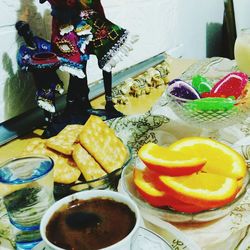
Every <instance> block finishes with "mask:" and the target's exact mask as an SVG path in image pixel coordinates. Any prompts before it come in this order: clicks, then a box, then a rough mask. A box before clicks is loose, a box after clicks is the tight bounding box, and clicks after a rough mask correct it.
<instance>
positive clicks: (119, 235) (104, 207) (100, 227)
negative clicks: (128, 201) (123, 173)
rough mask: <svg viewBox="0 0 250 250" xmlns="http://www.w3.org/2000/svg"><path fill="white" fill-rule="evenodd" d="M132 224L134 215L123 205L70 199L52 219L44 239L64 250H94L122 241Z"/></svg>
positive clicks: (109, 200)
mask: <svg viewBox="0 0 250 250" xmlns="http://www.w3.org/2000/svg"><path fill="white" fill-rule="evenodd" d="M135 223H136V216H135V213H134V212H133V211H131V209H130V208H129V207H128V206H127V205H125V204H123V203H120V202H117V201H114V200H111V199H108V198H105V199H102V198H94V199H90V200H86V201H85V200H74V201H72V202H70V203H69V204H68V205H65V206H63V207H62V208H61V209H60V210H59V211H57V212H56V213H55V214H54V215H53V216H52V218H51V219H50V221H49V223H48V225H47V227H46V236H47V238H48V240H49V241H50V242H52V243H53V244H54V245H56V246H59V247H61V248H64V249H67V250H71V249H72V250H73V249H74V250H95V249H100V248H105V247H108V246H110V245H113V244H115V243H117V242H118V241H120V240H122V239H123V238H125V237H126V236H127V235H128V234H129V233H130V232H131V231H132V230H133V228H134V226H135Z"/></svg>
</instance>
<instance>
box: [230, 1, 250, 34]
mask: <svg viewBox="0 0 250 250" xmlns="http://www.w3.org/2000/svg"><path fill="white" fill-rule="evenodd" d="M233 2H234V12H235V24H236V30H237V34H239V32H240V30H241V29H245V28H250V18H249V9H250V1H249V0H234V1H233Z"/></svg>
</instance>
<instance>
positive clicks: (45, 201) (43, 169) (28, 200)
mask: <svg viewBox="0 0 250 250" xmlns="http://www.w3.org/2000/svg"><path fill="white" fill-rule="evenodd" d="M53 166H54V163H53V160H52V159H51V158H49V157H46V156H30V157H22V158H15V159H11V160H9V161H7V162H4V163H2V164H1V165H0V184H1V189H0V197H1V199H2V200H3V203H4V205H5V207H6V210H7V213H8V217H9V221H10V223H11V224H12V226H13V231H14V235H15V242H16V248H17V249H32V248H33V247H34V246H35V245H36V244H37V243H38V242H40V241H41V235H40V231H39V227H40V222H41V218H42V216H43V214H44V213H45V212H46V210H47V209H48V208H49V207H50V206H51V205H52V204H53V203H54V196H53V189H54V181H53Z"/></svg>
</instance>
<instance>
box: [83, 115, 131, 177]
mask: <svg viewBox="0 0 250 250" xmlns="http://www.w3.org/2000/svg"><path fill="white" fill-rule="evenodd" d="M79 139H80V143H81V144H82V146H83V147H84V148H85V149H86V150H87V151H88V152H89V153H90V154H91V155H92V156H93V157H94V158H95V160H96V161H97V162H98V163H99V164H100V165H101V166H102V168H103V169H104V170H105V171H106V172H107V173H111V172H113V171H115V170H116V169H119V168H121V167H122V165H123V164H124V162H125V160H126V159H127V157H128V152H127V149H126V147H125V145H124V144H123V142H122V141H121V140H120V139H119V138H118V137H117V136H116V135H115V132H114V131H113V130H112V129H111V128H110V127H109V126H108V125H107V124H106V123H105V122H103V120H102V119H101V118H100V117H98V116H94V115H91V116H90V118H89V119H88V120H87V122H86V123H85V125H84V126H83V129H82V131H81V133H80V135H79Z"/></svg>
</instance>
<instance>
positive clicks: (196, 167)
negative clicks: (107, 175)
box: [121, 137, 249, 223]
mask: <svg viewBox="0 0 250 250" xmlns="http://www.w3.org/2000/svg"><path fill="white" fill-rule="evenodd" d="M248 182H249V177H248V173H247V170H246V162H245V160H244V158H243V157H242V156H241V155H240V154H238V153H237V152H236V151H234V150H233V149H231V148H230V147H228V146H226V145H224V144H222V143H219V142H217V141H215V140H211V139H208V138H203V137H190V138H184V139H181V140H179V141H176V142H174V143H173V144H171V145H170V146H169V147H168V148H166V147H162V146H158V145H156V144H154V143H148V144H145V145H144V146H142V148H141V149H140V150H139V152H138V158H137V159H136V160H135V162H134V163H133V164H130V165H128V166H127V167H126V168H125V169H124V171H123V173H122V179H121V190H123V192H125V193H127V194H128V195H129V196H130V197H131V198H132V199H134V200H135V201H136V202H137V204H138V206H139V207H140V209H141V211H142V214H143V215H144V217H145V218H151V220H153V219H152V218H158V219H161V220H164V221H171V222H181V223H183V222H207V221H211V220H215V219H219V218H221V217H223V216H226V215H227V214H229V213H230V212H231V211H232V210H233V209H234V208H235V207H236V206H237V205H238V204H239V203H240V202H241V200H242V199H243V197H244V194H245V193H246V189H247V184H248Z"/></svg>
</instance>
